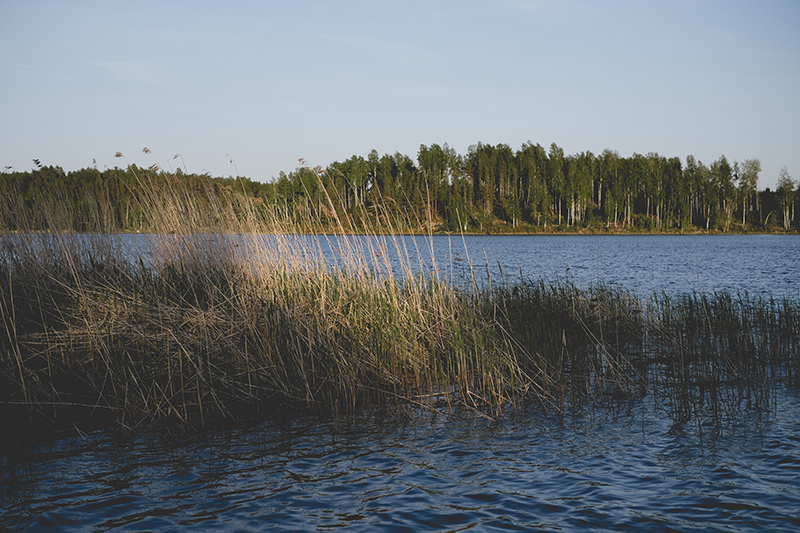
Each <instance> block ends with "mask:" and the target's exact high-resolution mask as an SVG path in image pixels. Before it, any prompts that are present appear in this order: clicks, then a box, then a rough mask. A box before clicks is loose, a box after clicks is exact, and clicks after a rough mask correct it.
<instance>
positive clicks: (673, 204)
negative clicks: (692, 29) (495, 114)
mask: <svg viewBox="0 0 800 533" xmlns="http://www.w3.org/2000/svg"><path fill="white" fill-rule="evenodd" d="M760 171H761V165H760V163H759V161H758V160H757V159H747V160H745V161H743V162H742V163H738V162H734V163H733V164H731V163H729V162H728V160H727V159H726V158H725V156H721V157H720V158H719V159H718V160H716V161H714V162H713V163H712V164H711V165H710V166H707V165H705V164H703V163H702V162H700V161H697V160H696V159H695V158H694V156H692V155H689V156H687V158H686V165H685V167H683V166H682V164H681V160H680V158H678V157H671V158H666V157H664V156H661V155H659V154H657V153H649V154H647V155H641V154H632V155H631V156H630V157H622V156H620V155H619V153H617V152H615V151H612V150H604V151H603V152H602V153H601V154H600V155H595V154H593V153H591V152H583V153H578V154H573V155H566V154H565V153H564V150H563V149H562V148H560V147H559V146H558V145H556V144H555V143H552V144H551V145H550V147H549V150H545V148H543V147H542V146H541V145H539V144H533V143H531V142H527V143H525V144H523V145H522V146H521V148H520V149H519V150H516V151H515V150H513V149H512V148H511V147H509V146H507V145H504V144H499V145H496V146H494V145H489V144H482V143H478V144H476V145H473V146H471V147H470V148H469V151H468V153H467V154H466V155H465V156H461V155H459V154H457V153H456V152H455V150H453V149H452V148H450V147H449V146H448V145H447V144H442V145H439V144H432V145H430V146H426V145H424V144H423V145H420V147H419V151H418V153H417V160H416V161H415V160H413V159H412V158H411V157H409V156H407V155H405V154H402V153H399V152H396V153H394V154H393V155H390V154H384V155H379V154H378V152H377V151H375V150H372V151H371V152H370V153H369V154H368V155H367V157H366V158H365V157H362V156H358V155H354V156H351V157H350V158H348V159H346V160H344V161H342V162H338V161H335V162H333V163H331V164H330V165H328V167H327V168H324V169H323V168H321V167H317V168H310V167H308V166H305V163H304V162H302V161H301V166H299V167H297V168H295V169H294V170H291V171H288V173H286V172H281V173H280V174H279V176H278V177H277V179H275V180H274V181H272V182H270V183H257V182H254V181H252V180H249V179H247V178H243V177H237V178H235V179H234V178H212V177H210V176H207V175H197V174H189V173H186V172H184V171H181V170H179V171H178V172H177V173H176V174H168V173H165V172H162V171H159V170H158V167H155V166H154V168H150V169H140V168H137V167H136V166H135V165H132V166H129V167H128V168H126V169H119V168H114V169H109V170H105V171H103V172H101V171H99V170H97V169H82V170H78V171H74V172H69V173H65V172H64V171H63V170H62V169H60V168H58V167H41V168H38V169H36V170H33V171H31V172H13V173H4V174H2V175H0V194H2V195H3V197H6V198H9V197H11V195H12V193H14V194H18V198H20V200H21V201H20V203H19V205H17V206H16V207H15V209H18V210H19V209H21V210H25V211H28V212H37V211H41V209H40V208H39V207H40V206H41V205H45V204H46V203H47V202H53V201H56V202H60V203H62V204H63V205H64V206H66V211H67V213H68V216H69V218H70V224H69V228H70V229H71V230H73V231H80V232H92V231H102V230H108V231H148V230H149V229H148V228H147V227H146V225H145V222H146V218H147V217H146V213H144V212H143V211H142V208H141V205H142V202H141V201H140V200H141V199H142V196H143V195H144V196H146V195H147V194H150V193H149V192H148V191H150V190H151V189H152V190H155V191H160V190H169V189H170V187H171V186H170V185H169V184H170V183H180V184H181V185H182V186H183V187H184V188H185V191H184V193H183V194H189V195H192V196H194V197H195V198H196V199H197V201H198V202H199V203H198V206H199V208H203V206H205V205H207V203H208V201H207V197H206V191H207V190H209V189H210V190H212V191H215V194H216V196H217V197H221V196H222V195H226V194H232V195H235V196H238V197H239V198H240V200H238V201H239V204H240V206H239V208H241V207H242V206H243V205H244V204H246V203H250V204H252V205H254V206H256V207H258V209H260V210H261V211H262V212H271V213H282V214H283V215H284V216H286V217H287V219H294V220H296V221H299V220H301V219H304V220H315V223H314V224H312V225H313V226H315V227H314V228H311V227H309V228H307V229H309V230H310V231H330V230H331V229H332V228H333V227H334V226H335V225H336V221H337V220H339V221H346V222H347V223H346V224H344V225H343V227H345V228H347V229H348V231H356V232H358V231H364V230H365V229H366V226H365V223H366V221H367V220H375V219H376V217H377V218H380V217H382V216H383V217H389V219H393V220H394V221H395V222H397V221H401V220H402V221H403V222H402V223H401V225H400V226H401V227H394V225H392V227H394V229H395V230H397V231H401V232H415V233H420V232H421V233H427V232H430V231H458V232H487V231H492V232H494V231H501V232H502V231H517V230H519V229H522V230H523V231H553V230H558V229H559V228H560V229H561V230H570V231H575V230H579V229H583V228H586V227H595V228H598V229H599V228H604V229H605V230H606V231H630V230H631V229H635V228H638V229H642V228H647V229H648V230H650V231H697V230H698V229H700V230H707V231H731V230H733V231H738V230H744V231H747V230H751V229H752V230H759V229H767V228H768V227H769V228H772V227H774V224H775V223H776V222H777V223H778V224H780V223H781V222H783V226H784V229H785V230H790V229H791V228H792V224H793V223H794V212H795V208H796V204H797V203H798V201H800V195H796V194H795V193H794V188H795V186H794V182H793V181H792V180H791V179H790V178H789V180H788V181H787V180H785V179H784V180H783V181H784V182H785V183H783V182H782V183H783V184H782V185H780V184H779V188H778V191H775V192H770V191H758V190H757V184H758V175H759V173H760ZM786 175H787V176H788V172H787V173H786ZM776 194H777V196H775V195H776ZM772 199H774V200H775V201H776V202H777V204H778V205H776V206H774V207H772V208H771V209H767V208H766V207H765V206H768V205H770V204H769V202H770V201H772ZM6 212H8V213H11V211H6ZM306 215H310V218H308V217H306ZM16 218H17V217H16V215H13V216H8V217H6V218H5V219H3V220H0V229H2V230H4V231H13V230H15V228H16V227H17V221H16ZM387 220H388V219H387ZM739 221H741V224H739ZM385 222H386V221H385ZM745 224H748V225H747V226H746V225H745ZM37 227H39V228H42V227H43V226H42V225H41V224H39V226H37Z"/></svg>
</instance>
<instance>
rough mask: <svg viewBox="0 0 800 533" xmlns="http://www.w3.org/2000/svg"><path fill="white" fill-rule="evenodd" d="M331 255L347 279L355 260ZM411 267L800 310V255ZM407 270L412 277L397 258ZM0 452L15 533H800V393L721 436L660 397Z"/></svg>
mask: <svg viewBox="0 0 800 533" xmlns="http://www.w3.org/2000/svg"><path fill="white" fill-rule="evenodd" d="M317 238H318V239H319V237H317ZM126 239H131V242H133V241H135V240H136V239H141V237H137V236H130V237H126ZM322 242H324V243H325V246H327V245H328V244H327V243H329V242H330V243H331V246H330V247H329V248H326V249H325V254H326V257H328V258H329V260H330V261H331V262H332V263H333V262H335V261H336V260H337V259H336V248H337V246H336V244H337V243H335V242H334V241H328V240H326V239H323V240H322ZM338 244H341V243H338ZM403 247H404V248H405V250H407V251H409V256H411V255H414V256H415V257H417V256H418V257H419V258H421V261H416V265H412V266H414V268H417V269H418V270H417V271H419V270H425V271H427V272H431V271H437V274H438V275H439V276H440V278H442V279H447V280H452V281H453V282H454V283H468V282H470V281H471V279H472V275H473V273H474V274H475V276H476V279H478V280H479V281H478V282H479V283H485V282H488V280H489V279H491V282H492V283H497V282H498V280H499V281H500V282H502V281H503V280H508V281H509V282H511V283H513V282H514V281H515V280H519V279H520V277H522V278H525V279H539V278H544V279H545V280H547V281H549V282H553V283H555V282H557V281H558V280H563V279H569V280H570V281H572V282H574V283H575V284H576V285H578V286H587V285H591V284H598V283H602V284H607V285H613V286H617V287H620V288H623V289H625V290H628V291H630V292H632V293H634V294H636V295H639V296H641V297H643V298H646V297H647V296H648V295H649V294H651V293H652V292H653V291H657V292H660V291H664V292H667V293H669V294H681V293H687V292H693V291H704V292H713V291H723V290H725V291H730V292H734V293H735V292H736V291H747V292H748V293H749V294H750V295H751V296H763V297H776V298H783V297H788V298H792V299H800V265H798V258H800V237H795V236H769V235H763V236H762V235H752V236H600V237H596V236H547V237H544V236H532V237H516V236H508V237H505V236H503V237H501V236H497V237H494V236H492V237H483V236H472V237H465V238H464V239H463V240H462V238H461V237H447V236H436V237H434V238H433V239H432V240H431V241H428V240H426V239H421V238H413V237H405V238H403V239H402V246H401V248H403ZM431 247H432V248H433V252H434V256H435V259H436V260H435V261H433V260H432V259H431V253H430V251H429V250H430V248H431ZM388 250H389V251H391V247H389V248H388ZM417 250H419V253H418V254H417ZM390 262H391V264H392V265H393V266H394V267H396V268H398V269H399V263H400V259H399V258H398V257H397V256H394V257H392V258H391V261H390ZM469 264H471V265H472V270H470V268H469V266H468V265H469ZM0 447H1V448H0V449H1V450H2V453H1V454H0V461H2V462H0V530H7V531H50V530H86V531H105V530H113V531H129V530H130V531H140V530H149V531H174V530H191V531H204V530H206V531H252V530H270V531H273V530H274V531H331V530H347V531H351V530H353V531H465V530H474V531H494V530H503V531H509V530H510V531H527V530H531V529H542V530H546V531H556V530H586V529H590V530H617V531H631V530H635V531H639V530H647V531H761V530H769V531H797V530H798V529H800V391H798V390H796V389H791V388H786V389H781V390H776V391H775V392H774V398H773V399H772V402H771V404H770V409H768V410H766V411H761V410H759V411H757V410H750V409H748V407H747V405H746V403H743V404H742V405H741V408H740V409H739V410H735V409H734V410H730V411H729V412H727V413H726V415H725V417H723V419H722V420H720V419H718V418H715V417H712V416H710V415H709V416H703V414H702V410H701V411H700V415H699V416H698V418H697V419H694V420H690V421H687V422H682V423H678V422H675V421H673V420H671V419H670V417H669V416H667V414H666V413H664V412H663V409H662V408H660V407H659V406H658V405H656V404H655V403H654V402H653V400H652V398H651V397H650V396H648V395H645V396H644V397H642V398H641V399H638V400H635V401H632V402H630V403H625V404H624V405H619V406H616V407H603V408H599V407H597V408H583V409H581V410H579V411H575V412H564V413H555V412H542V411H541V410H540V409H536V408H524V407H523V408H520V409H519V410H517V411H513V412H512V411H511V410H509V411H508V412H507V413H506V414H505V416H504V417H503V418H502V419H500V420H497V421H490V420H486V419H483V418H480V417H477V416H474V415H471V414H469V413H465V412H455V413H452V414H450V415H435V416H433V415H431V414H430V413H427V412H410V413H407V414H406V416H403V417H397V416H393V414H392V413H385V414H372V415H369V416H366V415H365V416H363V417H359V418H356V419H348V420H339V421H331V420H319V419H316V418H308V417H305V416H301V415H297V416H289V417H286V416H281V417H277V416H275V417H269V418H266V419H260V420H246V421H242V422H241V423H240V425H239V426H237V427H235V428H216V429H206V430H203V431H192V430H187V431H185V432H180V431H179V432H177V433H175V432H174V430H173V433H172V434H171V435H170V434H167V432H166V431H165V430H164V428H156V429H154V430H151V429H148V428H144V429H141V430H140V431H136V432H127V431H122V430H110V429H108V428H107V427H94V426H92V425H91V424H88V423H76V424H75V425H71V424H67V425H65V427H61V428H60V429H58V430H56V431H54V432H52V433H47V434H46V435H41V434H38V435H30V434H27V433H25V432H17V431H14V430H13V428H8V427H7V428H4V435H3V437H2V439H0Z"/></svg>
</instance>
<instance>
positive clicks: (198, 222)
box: [0, 168, 800, 428]
mask: <svg viewBox="0 0 800 533" xmlns="http://www.w3.org/2000/svg"><path fill="white" fill-rule="evenodd" d="M128 171H129V172H131V173H132V174H133V176H134V177H135V179H134V182H133V183H132V184H130V187H129V188H130V190H131V192H132V193H133V194H134V198H135V203H131V204H130V205H129V207H130V210H132V211H135V212H136V213H137V215H136V216H137V217H138V220H139V222H140V224H141V228H143V229H144V228H146V230H147V231H148V232H149V233H151V234H152V235H153V239H152V240H151V242H150V243H149V252H148V254H147V255H146V257H145V256H144V255H142V256H139V257H136V258H134V259H131V257H130V255H129V252H128V251H126V250H124V249H123V246H122V245H121V243H120V240H119V234H118V233H117V232H116V230H117V229H118V228H117V226H116V225H115V222H114V220H113V219H112V216H111V212H112V211H113V209H112V207H111V204H110V203H109V198H108V197H106V198H100V199H97V198H94V197H91V196H87V204H86V205H85V206H83V207H82V208H81V209H82V210H79V211H77V212H76V209H77V208H76V206H75V204H73V203H70V202H64V201H61V200H60V199H59V198H58V195H50V196H49V198H46V197H45V196H44V195H41V196H40V197H39V199H38V200H37V202H36V203H35V204H34V205H33V206H31V205H30V204H28V201H27V199H26V197H24V196H23V195H20V194H18V193H16V194H15V193H14V191H11V192H10V193H9V194H7V195H5V196H4V197H3V200H1V201H0V220H3V221H5V223H6V225H5V226H3V227H2V228H0V229H2V230H3V233H0V350H2V351H1V352H0V406H2V411H3V413H4V414H3V416H4V417H10V416H12V414H14V416H17V415H20V414H21V415H23V416H25V417H29V418H30V419H31V420H34V419H40V418H41V417H44V418H45V419H47V420H56V421H57V420H60V419H63V418H64V417H68V418H69V417H71V416H75V413H80V414H81V416H99V415H103V416H110V417H111V418H112V419H113V420H115V421H116V422H117V424H119V425H120V426H121V427H125V428H135V427H140V426H142V425H143V424H144V425H147V424H150V423H156V422H161V421H177V422H178V423H182V424H196V423H200V424H205V423H206V422H207V421H209V420H211V419H218V418H223V419H235V418H236V417H237V416H239V414H240V413H245V412H248V413H255V412H258V413H262V414H269V413H273V414H274V413H275V412H277V411H281V410H284V411H285V410H293V409H308V410H311V411H313V412H317V413H327V414H330V415H333V416H346V415H351V414H358V413H363V412H366V411H368V410H370V409H374V408H378V409H382V408H389V409H400V410H402V409H405V408H408V407H411V408H415V409H416V408H422V409H425V410H430V411H431V412H447V411H449V410H452V409H466V410H469V411H472V412H474V413H476V414H478V415H480V416H485V417H488V418H492V419H496V418H498V417H500V416H502V415H503V413H504V412H508V411H513V410H514V409H516V408H518V407H521V406H536V407H537V408H541V409H544V410H556V411H560V412H565V411H568V410H571V409H576V408H577V409H580V408H582V407H583V406H602V405H618V404H619V403H620V402H622V403H625V402H633V401H636V400H637V399H640V398H642V397H643V396H644V395H652V397H653V398H654V399H655V400H656V404H657V405H658V408H659V409H661V410H663V411H664V412H665V413H667V414H668V415H669V416H670V417H671V418H672V419H673V420H675V422H676V423H694V422H696V423H698V424H700V420H701V419H705V418H707V417H708V416H712V417H714V418H715V419H716V420H719V421H724V420H728V421H730V420H735V419H737V417H738V416H739V415H738V412H739V410H740V409H742V408H743V407H748V408H751V409H769V408H770V406H771V405H772V398H773V395H774V393H775V391H776V390H777V388H778V387H782V386H796V385H797V379H798V370H800V369H799V368H798V362H800V344H799V343H800V302H795V301H790V300H773V299H769V300H765V299H761V298H751V297H749V296H748V295H747V294H735V295H733V294H727V293H721V294H717V293H715V294H710V295H709V294H697V293H695V294H690V295H684V296H681V297H678V298H675V297H669V296H667V295H665V294H654V295H652V297H649V298H647V299H645V300H641V299H639V298H638V297H634V296H632V295H630V294H628V293H626V292H624V291H622V290H619V289H615V288H609V287H604V286H597V287H590V288H587V289H580V288H577V287H575V286H573V285H570V284H569V283H560V284H557V285H550V284H546V283H544V282H542V281H537V280H527V281H522V282H520V283H516V284H513V285H512V284H509V283H505V282H502V280H494V281H492V280H487V281H485V282H481V281H476V280H475V278H473V279H472V280H471V282H467V283H465V284H464V285H459V286H454V285H452V284H449V283H447V282H445V281H443V280H441V279H440V278H439V277H438V275H437V273H436V271H435V269H434V271H431V272H423V273H421V274H417V275H415V274H413V272H414V269H413V268H412V265H413V258H414V257H416V254H415V251H414V250H408V249H404V248H403V244H402V239H399V238H398V237H399V236H400V235H401V233H402V229H403V228H407V227H409V226H411V225H414V224H417V223H418V221H417V220H415V221H414V222H413V223H412V222H409V219H408V218H407V217H406V216H404V215H401V214H399V213H398V212H397V211H396V210H394V209H393V208H389V207H385V206H384V205H381V204H376V205H375V206H374V209H373V210H372V211H371V212H370V213H369V216H366V215H365V216H364V217H363V218H362V219H360V220H357V221H355V220H354V218H353V216H347V217H340V216H338V213H339V212H340V211H341V210H342V208H343V204H344V203H345V202H346V201H347V199H346V198H342V197H338V196H330V195H328V194H325V196H324V200H323V201H324V203H321V204H319V209H315V210H306V211H304V212H303V214H302V216H299V215H298V213H296V212H295V213H286V212H280V211H276V210H271V209H261V208H260V207H261V204H259V203H258V202H255V201H253V200H251V197H249V196H248V195H247V194H246V191H243V192H239V191H238V190H235V189H233V188H232V187H231V188H230V189H226V188H222V189H220V188H218V187H216V186H215V184H214V183H212V182H206V183H205V185H204V187H203V188H202V189H201V190H195V189H192V188H190V187H189V186H187V184H186V182H185V181H184V180H181V179H179V178H178V177H174V176H173V177H170V176H163V175H156V174H155V173H153V172H143V173H139V172H137V169H134V168H129V169H128ZM313 174H314V175H315V176H316V177H317V180H318V182H319V183H320V184H322V183H323V181H322V176H321V175H320V173H319V172H313ZM323 190H324V187H323ZM387 203H388V204H391V202H387ZM323 216H324V217H325V220H322V217H323ZM9 220H13V226H9V225H8V221H9ZM322 226H325V227H326V228H328V231H327V232H326V233H327V234H329V235H331V236H344V235H348V234H352V233H366V234H369V235H373V236H374V237H375V238H374V239H366V240H358V239H341V240H338V241H336V244H337V246H338V248H337V252H338V254H339V255H338V257H337V259H336V261H337V264H336V265H330V264H329V263H326V261H325V260H324V258H323V256H322V252H321V249H319V248H315V247H314V246H313V245H310V244H309V241H308V240H302V239H296V238H294V236H295V235H296V234H302V233H313V232H314V231H313V230H314V229H315V228H319V227H322ZM366 229H369V231H367V230H366ZM431 234H432V232H431ZM264 235H269V236H270V238H269V239H264V238H263V236H264ZM454 241H457V239H455V238H454ZM389 249H392V250H396V251H397V252H398V254H397V255H399V257H400V258H401V262H402V271H403V274H402V275H401V276H397V277H395V276H394V275H393V274H392V268H391V267H390V265H389V263H388V261H389V257H388V256H389V254H388V253H387V251H388V250H389Z"/></svg>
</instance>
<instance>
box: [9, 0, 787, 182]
mask: <svg viewBox="0 0 800 533" xmlns="http://www.w3.org/2000/svg"><path fill="white" fill-rule="evenodd" d="M798 24H800V1H797V0H785V1H779V0H760V1H755V0H754V1H751V2H741V1H731V0H725V1H711V0H691V1H670V2H663V1H646V0H641V1H613V0H612V1H599V0H595V1H582V0H558V1H555V0H553V1H551V0H508V1H504V0H499V1H493V2H488V1H486V2H479V1H443V2H438V1H435V0H425V1H416V0H402V1H386V2H382V1H363V2H361V1H352V2H350V1H348V2H337V1H331V0H327V1H313V0H312V1H294V2H286V1H282V2H277V1H275V2H270V1H264V2H248V1H236V0H230V1H226V2H201V1H191V2H188V1H186V2H179V1H175V2H164V1H158V2H150V1H138V2H110V1H96V2H91V1H80V0H72V1H70V2H62V1H46V0H43V1H29V0H25V1H18V0H2V2H0V123H1V124H2V127H1V128H0V167H6V166H11V167H14V168H15V169H16V170H28V169H30V168H31V167H32V165H33V162H32V159H33V158H37V159H39V160H40V161H41V162H42V164H45V165H58V166H61V167H63V168H64V169H65V170H68V171H69V170H76V169H79V168H84V167H90V166H92V165H93V161H96V164H97V166H98V168H100V169H102V168H103V167H106V166H107V167H114V166H124V164H125V162H124V161H123V160H121V159H115V158H114V154H115V153H116V152H117V151H121V152H122V153H124V154H125V156H126V157H127V159H128V161H130V162H131V163H136V164H138V165H141V166H149V165H151V164H153V163H154V162H156V161H158V163H160V165H161V167H162V168H165V169H169V168H170V167H172V168H173V169H174V168H176V167H177V165H178V164H179V163H180V159H177V160H176V159H173V156H174V155H175V154H177V153H180V154H181V155H182V156H183V160H184V161H185V164H186V167H187V168H188V170H189V171H190V172H197V173H201V172H210V173H211V174H212V175H215V176H219V175H223V176H228V175H235V174H236V168H238V171H239V173H240V174H241V175H245V176H248V177H250V178H252V179H255V180H258V181H269V180H270V179H272V178H273V177H277V176H278V173H279V172H280V171H282V170H283V171H286V172H288V171H291V170H293V169H294V168H295V167H297V166H298V158H305V160H306V161H307V162H308V163H309V164H311V165H313V166H316V165H321V166H326V165H327V164H328V163H331V162H333V161H337V160H338V161H342V160H344V159H347V158H348V157H350V156H351V155H363V156H366V155H367V154H368V153H369V151H370V150H372V149H376V150H377V151H378V152H379V153H381V154H383V153H394V152H396V151H399V152H401V153H404V154H407V155H409V156H411V157H414V158H415V157H416V154H417V151H418V149H419V145H420V144H426V145H430V144H432V143H439V144H443V143H448V144H449V145H450V146H451V147H453V148H454V149H455V150H456V151H458V152H459V153H461V154H465V153H466V152H467V150H468V148H469V146H470V145H472V144H476V143H478V142H483V143H489V144H497V143H505V144H508V145H509V146H511V147H512V148H513V149H518V148H519V147H520V146H521V145H522V143H524V142H526V141H529V140H530V141H533V142H534V143H537V142H538V143H541V144H542V145H544V146H545V147H548V146H549V145H550V143H552V142H555V143H556V144H558V145H559V146H561V147H562V148H563V149H564V151H565V152H566V153H568V154H572V153H577V152H581V151H585V150H590V151H592V152H594V153H595V154H598V153H600V152H602V151H603V150H604V149H606V148H611V149H613V150H617V151H619V153H620V154H621V155H623V156H630V155H631V154H633V153H634V152H638V153H642V154H646V153H648V152H658V153H659V154H661V155H664V156H667V157H673V156H678V157H680V158H681V159H682V160H683V161H684V162H685V158H686V156H687V155H689V154H692V155H694V156H695V157H696V158H697V159H699V160H701V161H703V162H704V163H706V164H710V163H712V162H713V161H714V160H716V159H717V158H719V156H720V155H723V154H724V155H725V156H726V157H727V158H728V159H729V160H730V161H733V160H739V161H742V160H744V159H750V158H758V159H760V160H761V164H762V173H761V178H760V181H759V188H761V189H763V188H764V187H773V188H774V186H775V183H776V181H777V177H778V173H779V171H780V169H781V167H782V166H784V165H785V166H787V167H788V169H789V173H790V174H791V175H792V177H794V178H795V179H797V178H800V31H798ZM144 147H148V148H150V150H151V151H152V154H149V155H148V154H145V153H143V152H142V149H143V148H144ZM231 159H233V163H232V162H231ZM234 165H235V166H234Z"/></svg>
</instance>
